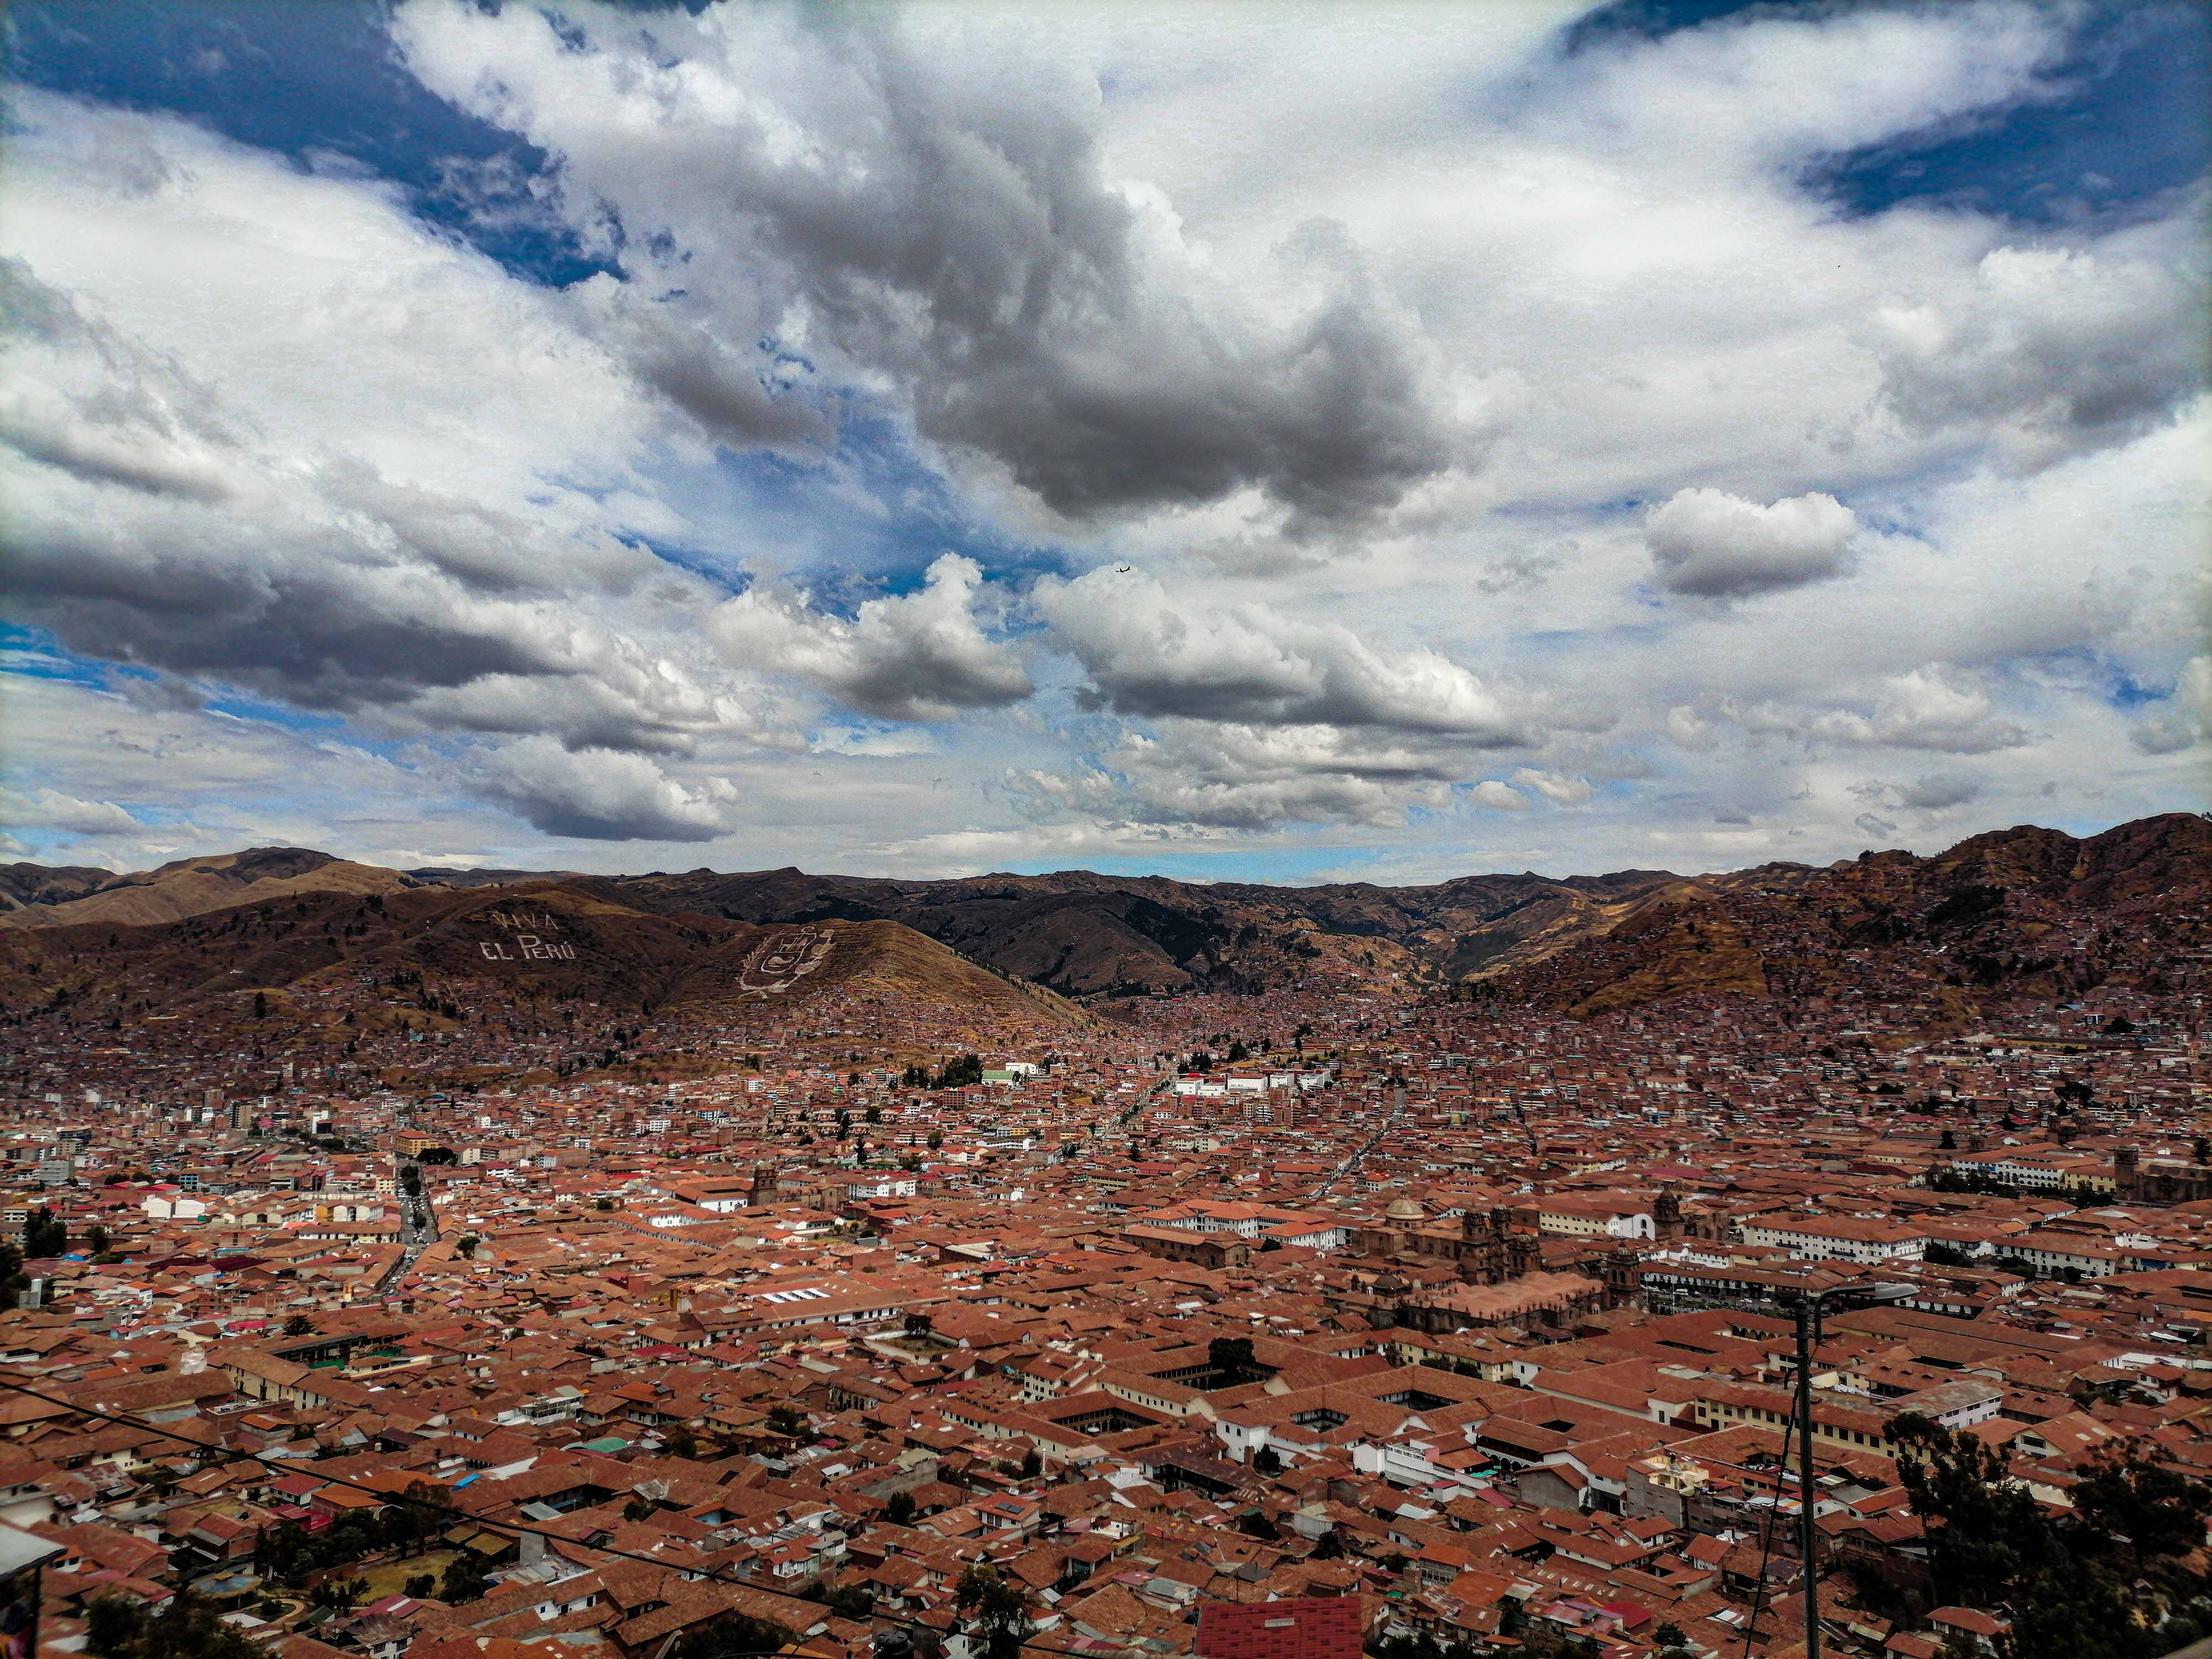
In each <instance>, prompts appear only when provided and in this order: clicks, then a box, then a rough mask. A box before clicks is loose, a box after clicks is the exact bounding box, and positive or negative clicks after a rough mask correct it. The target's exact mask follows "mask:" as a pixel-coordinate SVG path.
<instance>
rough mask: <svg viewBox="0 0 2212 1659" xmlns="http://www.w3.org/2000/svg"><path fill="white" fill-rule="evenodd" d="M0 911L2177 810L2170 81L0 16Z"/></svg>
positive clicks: (949, 34) (1068, 35)
mask: <svg viewBox="0 0 2212 1659" xmlns="http://www.w3.org/2000/svg"><path fill="white" fill-rule="evenodd" d="M4 29H5V36H4V40H0V50H3V51H4V59H5V63H4V67H5V73H6V77H7V87H6V116H5V118H6V132H5V136H4V149H0V618H4V628H0V856H4V857H5V858H11V859H24V860H34V861H37V862H40V863H48V864H56V863H61V864H85V865H97V866H107V867H111V868H117V869H124V868H143V867H146V866H150V865H154V864H158V863H161V862H163V861H166V860H171V859H177V858H184V857H189V856H192V855H195V854H206V853H212V852H219V851H228V850H234V849H236V848H240V847H245V846H251V845H272V844H285V845H300V846H310V847H317V848H323V849H325V850H326V851H329V852H332V853H335V854H340V855H343V856H347V857H353V858H359V859H364V860H369V861H372V862H376V863H380V864H389V865H396V866H402V867H412V866H420V865H425V864H441V865H471V866H487V865H488V866H501V867H525V868H560V869H573V870H589V871H601V872H624V871H630V872H635V871H643V870H651V869H686V868H692V867H696V866H713V867H715V868H718V869H724V870H744V869H762V868H772V867H778V866H784V865H798V866H801V867H803V868H806V869H809V870H814V871H837V872H850V873H856V874H881V875H891V876H901V877H924V876H944V875H959V874H969V873H975V872H986V871H995V870H1009V871H1018V872H1037V871H1048V870H1055V869H1066V868H1073V867H1087V868H1092V869H1098V870H1105V871H1109V872H1120V873H1139V872H1158V873H1163V874H1167V875H1171V876H1176V877H1179V878H1184V879H1189V880H1263V881H1275V882H1291V883H1302V882H1317V881H1336V880H1363V881H1376V882H1384V883H1414V882H1425V881H1435V880H1441V879H1445V878H1449V877H1452V876H1455V875H1462V874H1468V873H1474V872H1485V871H1496V870H1510V871H1517V870H1522V869H1535V870H1539V871H1542V872H1547V873H1553V874H1566V873H1572V872H1598V871H1605V870H1613V869H1620V868H1628V867H1635V868H1646V869H1649V868H1667V869H1673V870H1676V871H1680V872H1703V871H1709V870H1720V869H1734V868H1741V867H1744V866H1751V865H1756V864H1759V863H1763V862H1765V861H1767V860H1776V859H1789V860H1800V861H1804V862H1824V861H1827V860H1834V859H1838V858H1845V857H1851V856H1855V855H1856V854H1858V853H1859V852H1861V851H1863V850H1865V849H1868V848H1887V847H1906V848H1913V849H1916V850H1918V851H1922V852H1928V851H1934V850H1936V849H1938V848H1942V847H1945V846H1948V845H1949V844H1951V843H1952V842H1956V841H1958V840H1960V839H1962V838H1964V837H1965V836H1969V835H1972V834H1975V833H1978V832H1979V831H1982V830H1984V829H1991V828H1996V827H2002V826H2006V825H2010V824H2015V823H2043V824H2049V825H2053V826H2056V827H2058V828H2062V829H2068V830H2070V831H2073V832H2075V833H2087V832H2091V831H2093V830H2096V829H2102V828H2105V827H2107V826H2109V825H2111V824H2113V823H2119V822H2123V821H2124V820H2127V819H2130V818H2133V817H2140V816H2142V815H2144V814H2147V813H2151V812H2156V811H2202V810H2204V809H2205V808H2206V807H2207V806H2208V805H2212V637H2209V635H2212V557H2208V552H2212V502H2208V499H2207V497H2208V491H2212V386H2208V380H2209V379H2212V364H2208V357H2212V343H2208V319H2212V311H2208V307H2207V304H2206V301H2207V298H2208V295H2207V291H2206V290H2207V268H2208V263H2209V261H2208V237H2207V208H2208V183H2207V162H2208V157H2212V130H2209V124H2212V118H2208V112H2212V9H2206V8H2204V7H2203V6H2201V5H2199V4H2197V3H2194V0H2175V3H2170V4H2169V3H2162V0H2143V3H2134V4H2126V5H2096V4H2086V3H2084V4H2070V3H2056V4H2051V5H2039V4H2031V3H2025V0H2004V3H1996V4H1987V3H1972V0H1947V3H1942V4H1939V5H1911V4H1894V5H1891V4H1881V3H1855V4H1847V5H1832V4H1816V3H1786V0H1784V3H1777V0H1765V3H1760V4H1756V5H1750V6H1732V5H1729V4H1726V3H1711V0H1705V3H1691V0H1620V3H1613V4H1607V5H1601V6H1596V7H1592V6H1589V5H1587V4H1583V5H1576V4H1564V3H1562V4H1552V3H1537V0H1479V3H1474V4H1467V5H1452V4H1446V3H1427V4H1424V3H1405V4H1401V5H1396V6H1393V7H1389V8H1385V7H1383V6H1381V5H1360V6H1319V5H1315V6H1304V5H1296V4H1291V3H1279V4H1267V5H1255V4H1245V3H1237V4H1218V5H1209V4H1206V3H1202V0H1194V3H1177V4H1175V5H1172V6H1160V7H1148V6H1146V5H1144V4H1141V3H1138V4H1128V5H1117V6H1114V7H1098V8H1085V9H1076V8H1063V7H1046V6H1043V5H1040V4H1036V3H1030V4H983V3H975V4H963V5H929V4H915V5H908V6H899V7H888V6H886V7H839V8H834V9H831V8H807V7H799V8H793V7H786V6H781V5H772V4H762V5H729V4H690V5H676V6H668V7H655V6H651V5H643V4H629V5H619V6H617V5H609V4H592V3H567V0H563V3H561V4H558V5H539V4H521V3H505V4H497V3H465V0H398V3H391V4H385V3H339V0H302V3H296V4H292V5H288V6H268V5H262V4H256V3H245V0H240V3H216V0H198V3H193V0H160V3H144V4H139V3H132V0H98V3H94V0H15V4H13V5H11V6H10V7H9V9H8V13H7V16H6V21H5V23H4Z"/></svg>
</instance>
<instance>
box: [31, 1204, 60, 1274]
mask: <svg viewBox="0 0 2212 1659" xmlns="http://www.w3.org/2000/svg"><path fill="white" fill-rule="evenodd" d="M66 1249H69V1228H68V1227H67V1225H64V1223H63V1222H62V1220H61V1219H60V1218H58V1217H57V1216H56V1215H55V1214H54V1212H52V1210H50V1209H48V1208H47V1207H46V1206H45V1205H43V1204H41V1205H40V1206H39V1207H38V1208H37V1209H35V1210H33V1211H32V1212H31V1218H30V1219H29V1220H27V1221H26V1222H25V1223H24V1224H23V1254H24V1255H25V1256H26V1257H27V1258H28V1259H29V1260H31V1261H44V1260H45V1259H46V1257H48V1256H56V1255H61V1254H62V1253H63V1252H64V1250H66Z"/></svg>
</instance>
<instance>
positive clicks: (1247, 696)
mask: <svg viewBox="0 0 2212 1659" xmlns="http://www.w3.org/2000/svg"><path fill="white" fill-rule="evenodd" d="M1031 603H1032V604H1033V605H1034V606H1035V607H1036V611H1037V612H1038V614H1039V615H1040V616H1042V617H1044V619H1045V620H1046V621H1047V622H1048V623H1050V624H1051V625H1052V628H1053V630H1054V634H1053V637H1054V641H1055V642H1056V643H1058V644H1060V645H1061V646H1063V647H1065V648H1066V649H1067V650H1068V651H1070V652H1071V653H1073V654H1074V656H1075V658H1076V659H1077V660H1078V661H1079V662H1080V663H1081V664H1082V665H1083V667H1084V670H1085V672H1086V673H1087V674H1088V675H1089V676H1090V680H1091V684H1090V686H1089V688H1088V690H1086V691H1085V694H1084V695H1085V699H1086V700H1087V701H1088V702H1090V703H1091V704H1092V705H1093V706H1095V707H1097V708H1110V709H1113V710H1114V711H1115V712H1116V713H1118V714H1132V715H1139V716H1144V717H1147V718H1159V717H1168V716H1179V717H1183V718H1187V719H1194V720H1233V721H1248V722H1254V723H1258V724H1267V725H1284V726H1338V727H1373V728H1376V729H1378V730H1383V731H1389V732H1407V733H1420V734H1424V735H1426V736H1430V737H1435V738H1451V739H1454V740H1455V741H1459V742H1462V743H1466V744H1471V745H1474V746H1476V747H1483V748H1511V747H1515V746H1518V745H1521V744H1526V743H1528V741H1529V740H1530V739H1529V737H1528V726H1529V714H1528V711H1527V710H1526V709H1522V708H1516V707H1514V706H1513V705H1512V702H1511V701H1510V699H1509V698H1508V697H1507V696H1505V695H1504V694H1503V693H1502V692H1501V691H1500V690H1498V689H1495V688H1493V687H1492V686H1491V685H1489V684H1486V682H1485V681H1484V680H1483V679H1482V678H1480V676H1478V675H1476V674H1475V673H1474V671H1472V670H1470V669H1468V668H1465V667H1463V666H1462V665H1459V664H1458V663H1455V662H1453V661H1452V660H1451V659H1449V658H1448V657H1445V656H1444V655H1443V654H1442V653H1439V652H1436V651H1431V650H1428V649H1425V648H1421V647H1416V648H1413V649H1410V650H1387V649H1378V648H1376V647H1374V646H1372V645H1370V644H1369V643H1368V642H1367V641H1364V640H1363V639H1361V638H1360V637H1359V636H1358V635H1357V634H1355V633H1354V632H1353V631H1352V629H1349V628H1346V627H1345V626H1343V625H1342V624H1340V623H1314V622H1305V621H1300V620H1297V619H1294V618H1292V617H1288V616H1285V615H1284V614H1282V613H1280V612H1279V611H1275V610H1273V609H1272V608H1271V607H1268V606H1267V605H1255V604H1235V605H1225V604H1222V603H1219V602H1218V600H1215V599H1212V598H1211V597H1209V596H1206V595H1205V594H1202V593H1198V592H1194V593H1192V594H1190V595H1188V596H1187V597H1185V596H1178V595H1176V594H1173V593H1170V592H1169V591H1168V589H1167V588H1166V587H1165V586H1163V585H1162V584H1161V583H1160V582H1159V581H1158V580H1156V579H1154V578H1152V577H1151V576H1148V575H1146V574H1144V573H1142V572H1137V571H1131V572H1127V573H1123V572H1121V571H1119V570H1116V569H1114V568H1107V567H1102V568H1099V569H1097V570H1094V571H1092V572H1091V573H1090V574H1088V575H1085V576H1084V577H1081V578H1079V580H1075V581H1073V582H1063V581H1059V580H1044V581H1041V582H1039V583H1038V584H1037V586H1036V590H1035V592H1034V593H1033V594H1032V596H1031Z"/></svg>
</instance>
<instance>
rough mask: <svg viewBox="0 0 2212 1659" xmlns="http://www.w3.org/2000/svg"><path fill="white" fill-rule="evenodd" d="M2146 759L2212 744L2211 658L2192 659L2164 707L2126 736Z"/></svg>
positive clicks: (2183, 670) (2175, 683)
mask: <svg viewBox="0 0 2212 1659" xmlns="http://www.w3.org/2000/svg"><path fill="white" fill-rule="evenodd" d="M2129 736H2130V738H2131V739H2132V740H2133V741H2134V743H2135V745H2136V748H2138V749H2140V750H2142V752H2143V753H2145V754H2146V755H2172V754H2179V753H2180V752H2181V751H2182V750H2187V749H2192V748H2194V747H2195V746H2196V745H2197V744H2200V743H2204V742H2212V656H2206V657H2191V659H2189V661H2188V663H2187V664H2186V665H2185V666H2184V667H2183V669H2182V671H2181V676H2180V678H2179V679H2177V680H2176V681H2175V682H2174V686H2173V694H2172V696H2170V697H2169V698H2167V699H2166V707H2165V708H2162V709H2160V710H2159V712H2158V713H2156V714H2152V715H2149V716H2148V717H2147V718H2146V719H2144V720H2142V721H2140V722H2139V723H2138V724H2137V725H2136V727H2135V729H2134V730H2133V731H2132V732H2130V733H2129Z"/></svg>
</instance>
